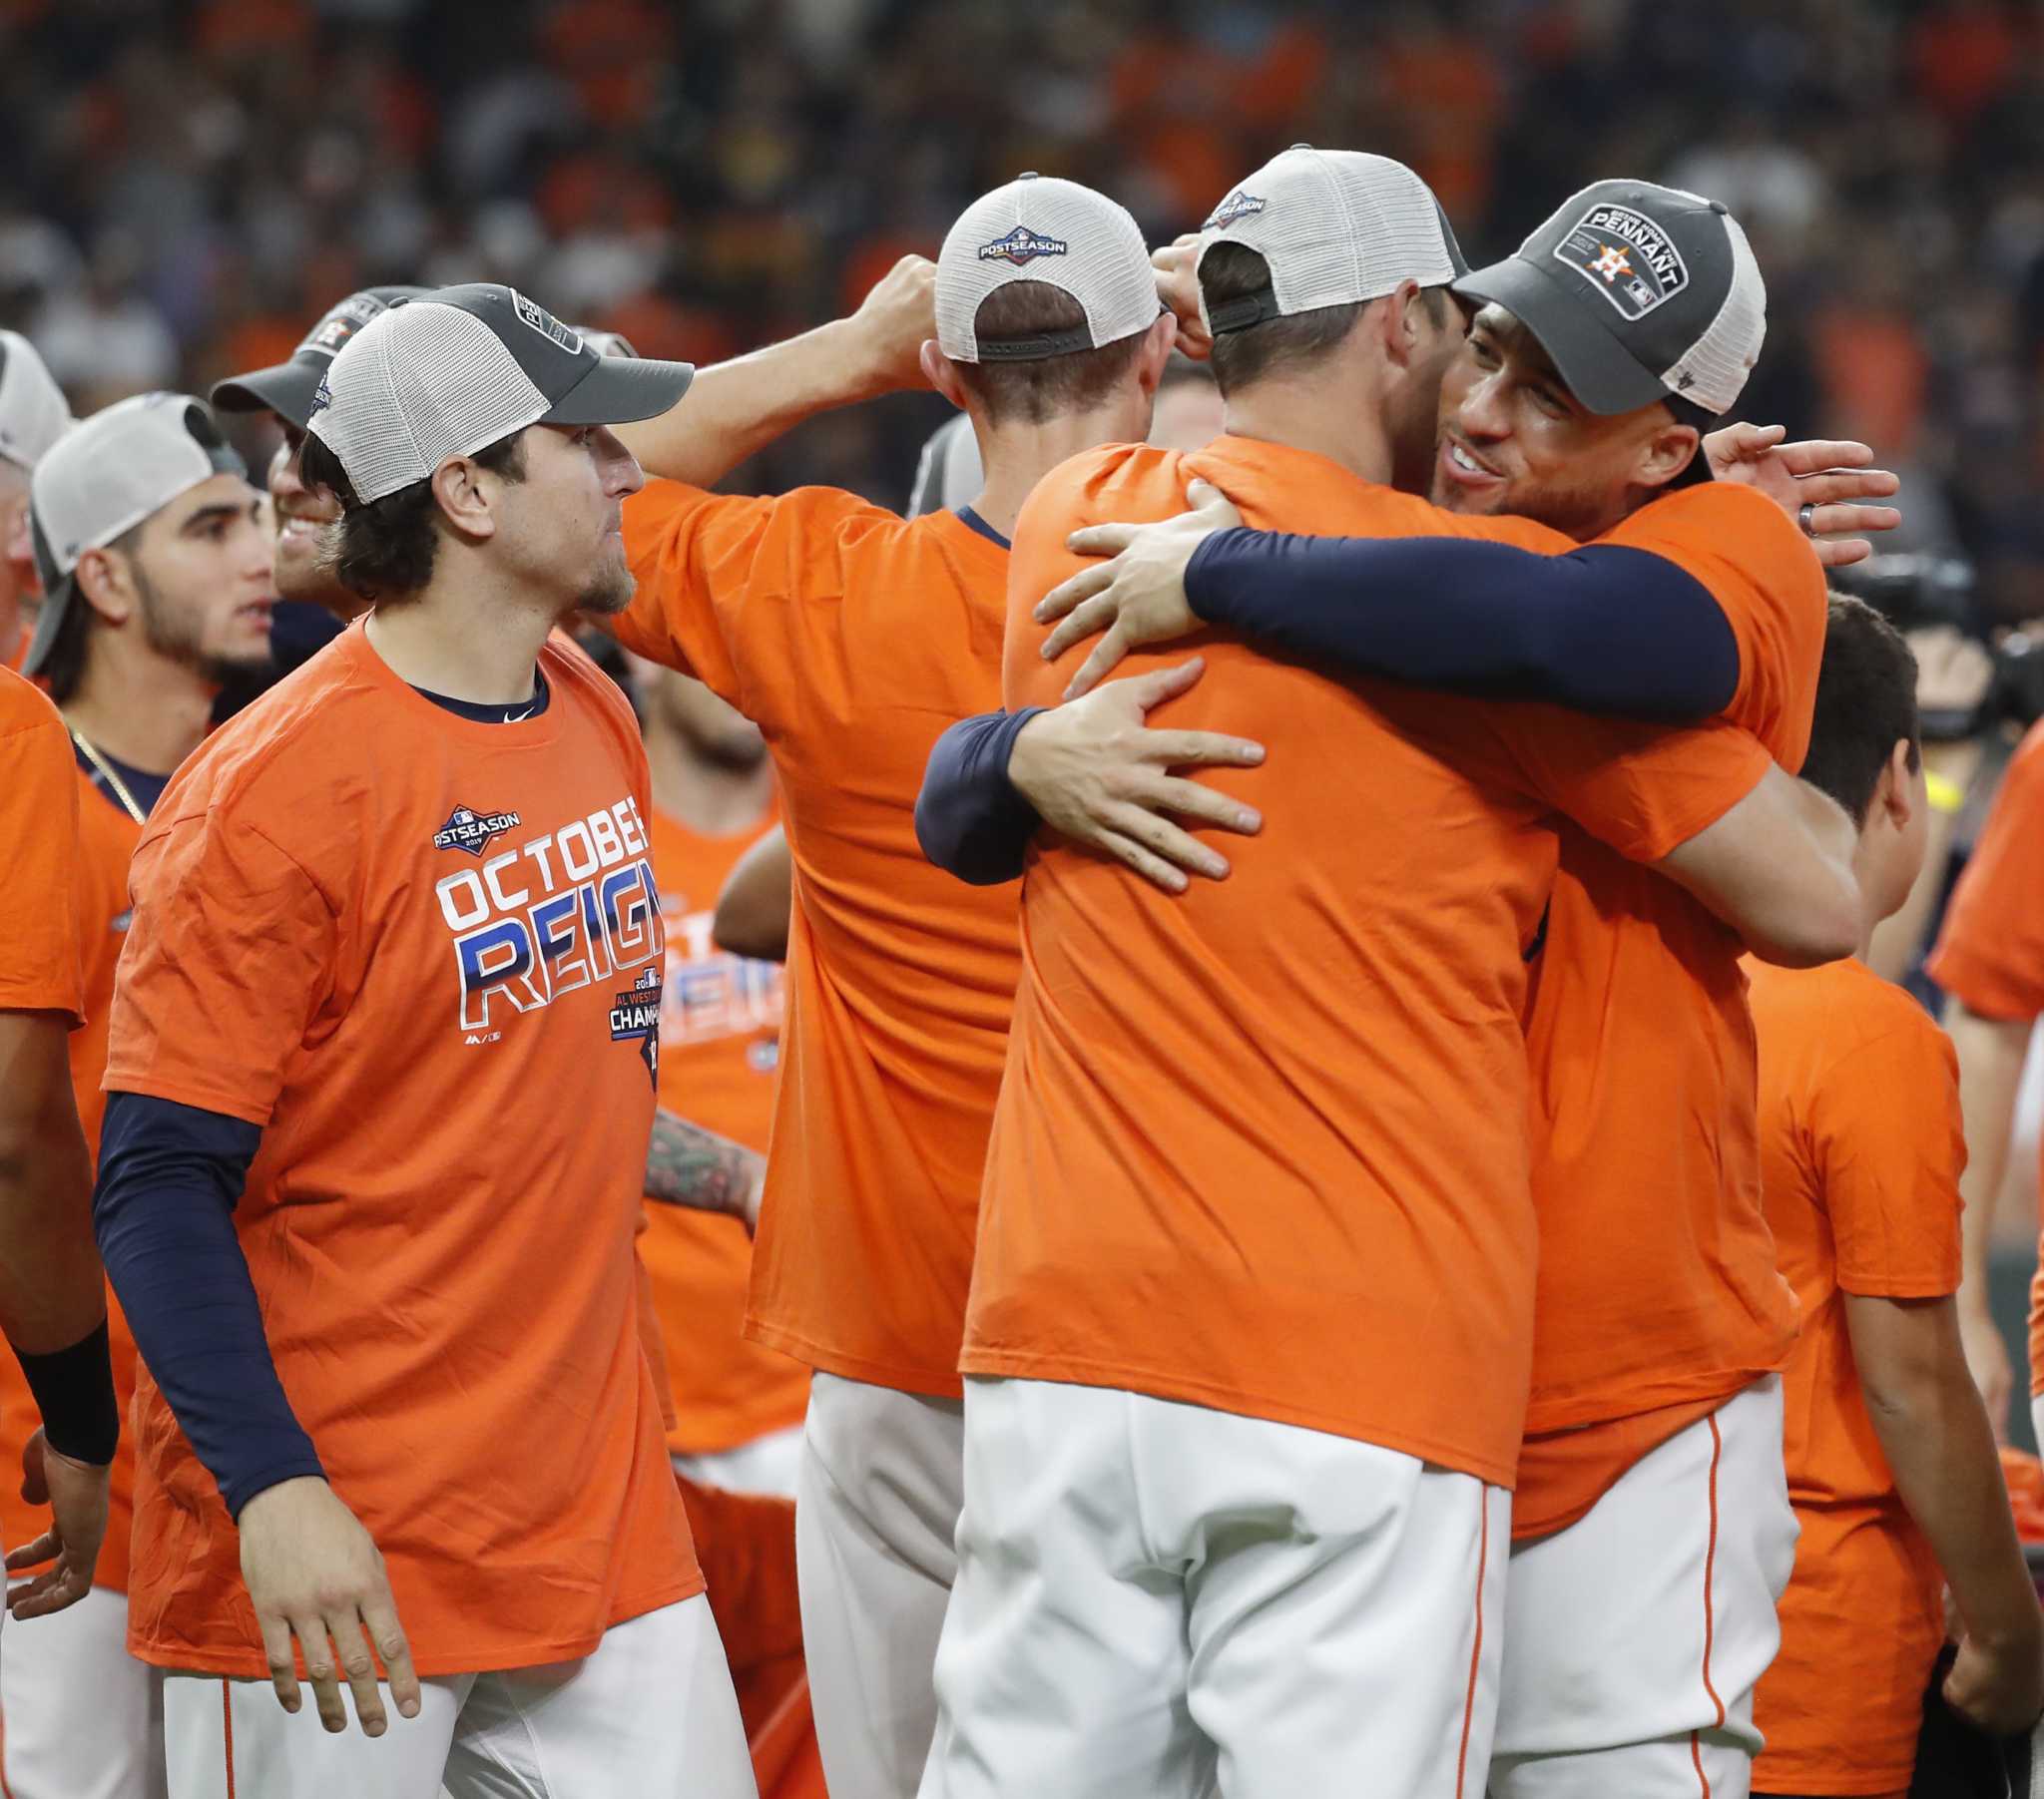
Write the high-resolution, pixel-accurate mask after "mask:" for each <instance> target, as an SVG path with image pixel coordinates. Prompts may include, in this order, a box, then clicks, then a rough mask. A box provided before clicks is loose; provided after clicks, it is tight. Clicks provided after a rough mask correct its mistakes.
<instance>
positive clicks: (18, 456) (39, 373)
mask: <svg viewBox="0 0 2044 1799" xmlns="http://www.w3.org/2000/svg"><path fill="white" fill-rule="evenodd" d="M71 423H72V421H71V408H70V406H69V405H68V404H67V403H66V401H65V398H64V391H63V389H62V388H60V387H59V386H58V385H57V383H56V381H55V380H54V379H53V378H52V377H51V374H50V371H49V370H48V369H47V368H45V367H44V366H43V359H42V357H40V356H39V355H37V354H36V351H35V346H34V345H33V344H31V343H30V342H29V340H28V339H27V338H26V337H24V336H22V335H21V333H20V332H19V331H0V456H4V457H5V458H6V459H7V460H8V461H9V462H13V463H18V464H19V465H20V466H21V467H22V468H25V469H32V468H34V467H35V465H36V464H37V463H38V462H40V461H41V460H42V458H43V455H44V453H45V452H46V451H47V450H48V449H49V448H50V446H51V445H52V444H54V443H55V442H56V441H57V439H58V438H60V437H62V436H63V435H64V433H65V432H67V431H68V430H70V429H71Z"/></svg>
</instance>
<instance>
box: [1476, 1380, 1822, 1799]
mask: <svg viewBox="0 0 2044 1799" xmlns="http://www.w3.org/2000/svg"><path fill="white" fill-rule="evenodd" d="M1797 1528H1798V1527H1797V1526H1796V1523H1795V1513H1794V1510H1793V1509H1792V1508H1791V1507H1790V1505H1789V1485H1788V1480H1787V1477H1786V1476H1785V1474H1784V1472H1783V1467H1782V1381H1781V1377H1780V1376H1779V1375H1770V1376H1768V1377H1767V1378H1766V1379H1765V1380H1762V1381H1758V1382H1756V1383H1755V1384H1754V1385H1753V1386H1751V1387H1749V1388H1747V1389H1746V1391H1745V1392H1743V1393H1741V1394H1738V1395H1737V1396H1736V1397H1734V1398H1733V1399H1731V1400H1728V1401H1727V1402H1726V1403H1725V1404H1724V1405H1723V1406H1721V1407H1720V1408H1719V1409H1718V1410H1717V1411H1716V1412H1714V1413H1713V1414H1712V1415H1711V1416H1710V1417H1709V1418H1706V1419H1703V1420H1701V1421H1700V1422H1698V1423H1696V1424H1693V1425H1691V1426H1690V1427H1689V1428H1688V1429H1687V1430H1685V1431H1680V1432H1678V1433H1677V1434H1676V1435H1675V1436H1673V1437H1671V1438H1670V1439H1669V1440H1668V1441H1667V1442H1666V1443H1664V1444H1662V1445H1661V1446H1660V1447H1659V1448H1658V1449H1656V1450H1654V1451H1652V1452H1651V1453H1650V1454H1648V1455H1646V1456H1644V1457H1642V1458H1641V1459H1640V1461H1639V1462H1638V1463H1637V1464H1635V1465H1634V1466H1633V1467H1632V1468H1631V1469H1629V1470H1628V1471H1627V1472H1626V1473H1625V1475H1624V1476H1622V1477H1621V1478H1620V1480H1619V1481H1618V1483H1617V1484H1616V1485H1615V1486H1614V1487H1613V1488H1612V1489H1611V1490H1610V1492H1608V1493H1606V1494H1605V1496H1604V1497H1603V1498H1602V1499H1601V1500H1599V1501H1598V1502H1597V1504H1596V1506H1595V1507H1593V1508H1592V1509H1591V1511H1590V1512H1589V1513H1588V1514H1587V1515H1586V1516H1585V1517H1583V1518H1582V1519H1580V1520H1578V1521H1577V1522H1576V1523H1575V1524H1573V1525H1570V1526H1569V1527H1568V1528H1567V1529H1566V1530H1563V1531H1556V1532H1555V1533H1554V1534H1553V1535H1552V1536H1550V1537H1541V1538H1536V1539H1534V1540H1533V1541H1532V1542H1529V1543H1525V1544H1521V1545H1519V1546H1517V1547H1516V1548H1514V1550H1513V1551H1512V1556H1511V1572H1510V1574H1509V1576H1508V1578H1507V1582H1506V1588H1505V1629H1504V1677H1503V1698H1502V1700H1501V1702H1500V1704H1499V1708H1498V1721H1497V1750H1496V1759H1495V1760H1494V1761H1493V1762H1492V1763H1491V1770H1490V1792H1491V1799H1564V1796H1565V1799H1707V1796H1708V1799H1746V1795H1747V1794H1748V1793H1750V1792H1751V1791H1752V1788H1753V1758H1754V1756H1755V1755H1756V1754H1758V1753H1759V1751H1760V1747H1761V1735H1760V1732H1759V1731H1758V1730H1756V1729H1755V1728H1754V1723H1753V1692H1754V1687H1755V1686H1756V1685H1757V1684H1758V1683H1759V1681H1760V1677H1761V1675H1762V1674H1764V1673H1765V1672H1766V1671H1767V1668H1768V1664H1769V1663H1770V1662H1771V1661H1773V1660H1774V1659H1775V1651H1776V1650H1777V1649H1779V1648H1780V1647H1781V1644H1782V1632H1781V1627H1780V1625H1779V1624H1778V1623H1777V1622H1776V1618H1775V1602H1776V1601H1777V1600H1778V1599H1779V1598H1780V1597H1781V1596H1782V1591H1783V1588H1785V1587H1786V1586H1787V1585H1788V1584H1789V1570H1790V1569H1791V1568H1792V1566H1793V1565H1794V1561H1795V1538H1796V1533H1797Z"/></svg>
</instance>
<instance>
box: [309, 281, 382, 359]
mask: <svg viewBox="0 0 2044 1799" xmlns="http://www.w3.org/2000/svg"><path fill="white" fill-rule="evenodd" d="M389 310H390V308H389V307H388V306H386V305H385V304H384V303H383V302H382V301H381V300H379V299H377V298H376V297H375V295H374V294H369V293H351V294H349V295H348V297H347V298H346V299H344V300H342V301H341V302H340V304H339V305H337V306H335V307H334V308H333V310H332V311H331V312H329V313H327V315H326V316H325V317H324V318H322V319H321V320H320V321H319V322H318V323H317V324H316V325H314V326H313V327H312V328H311V329H310V330H309V331H307V332H306V333H305V341H304V342H303V343H301V344H299V345H298V348H297V349H296V350H293V351H292V352H291V354H292V355H296V354H297V353H298V351H299V350H316V351H317V352H318V353H319V354H320V355H322V356H337V355H339V354H340V346H341V345H342V344H344V343H345V342H347V340H348V339H349V338H350V337H352V336H353V335H354V334H355V333H356V332H357V331H359V330H360V329H361V328H362V326H364V325H365V324H367V323H368V322H369V320H370V319H372V318H374V317H375V316H376V315H377V314H378V313H379V312H387V311H389Z"/></svg>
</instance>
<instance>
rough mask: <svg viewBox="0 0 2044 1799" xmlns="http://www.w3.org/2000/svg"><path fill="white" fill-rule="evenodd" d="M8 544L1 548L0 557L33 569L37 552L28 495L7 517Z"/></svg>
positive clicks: (25, 495)
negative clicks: (30, 521)
mask: <svg viewBox="0 0 2044 1799" xmlns="http://www.w3.org/2000/svg"><path fill="white" fill-rule="evenodd" d="M6 536H7V542H6V544H5V545H4V546H0V556H5V557H6V558H7V560H8V561H9V562H15V563H24V564H27V565H28V566H29V567H31V568H33V567H34V565H35V558H36V550H35V536H34V528H33V527H32V526H31V525H30V524H29V507H28V495H27V494H26V493H24V494H23V495H22V496H21V498H20V499H19V500H17V501H16V502H15V503H14V505H13V507H12V508H11V509H10V510H9V512H8V515H7V532H6Z"/></svg>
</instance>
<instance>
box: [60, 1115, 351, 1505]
mask: <svg viewBox="0 0 2044 1799" xmlns="http://www.w3.org/2000/svg"><path fill="white" fill-rule="evenodd" d="M261 1136H262V1133H261V1131H260V1130H259V1129H258V1128H257V1127H256V1125H254V1124H248V1123H246V1122H245V1121H243V1120H241V1119H234V1118H229V1117H227V1116H225V1115H224V1114H221V1113H217V1112H205V1111H202V1110H201V1109H200V1108H198V1107H195V1106H181V1105H179V1104H178V1103H177V1102H175V1101H172V1100H159V1099H156V1098H154V1097H152V1096H150V1095H146V1094H124V1093H111V1094H109V1095H108V1096H107V1113H106V1122H105V1124H103V1125H102V1126H101V1131H100V1167H99V1183H98V1186H97V1188H96V1189H95V1191H94V1193H93V1203H92V1210H93V1227H94V1229H95V1231H96V1232H97V1234H98V1236H99V1243H100V1259H101V1260H102V1261H104V1262H105V1263H106V1267H107V1276H108V1278H109V1279H110V1280H112V1281H113V1283H114V1291H115V1293H116V1294H117V1295H118V1296H119V1298H120V1301H121V1309H122V1310H123V1311H124V1312H126V1313H127V1315H128V1324H129V1327H130V1329H132V1330H133V1331H134V1333H135V1342H136V1347H137V1348H138V1349H140V1350H141V1352H142V1359H143V1361H144V1362H145V1363H147V1364H148V1366H149V1371H150V1372H151V1373H152V1374H153V1375H155V1377H156V1381H157V1385H158V1386H159V1387H161V1388H162V1389H163V1394H164V1398H165V1399H166V1400H168V1401H169V1402H170V1407H171V1411H172V1413H173V1414H174V1415H175V1416H176V1418H177V1420H178V1424H179V1426H180V1427H181V1428H182V1429H183V1431H184V1433H185V1436H186V1438H187V1439H188V1440H189V1441H190V1443H191V1445H192V1449H193V1453H194V1454H196V1455H197V1456H198V1458H199V1460H200V1461H201V1462H202V1463H203V1464H205V1466H206V1468H207V1470H208V1472H209V1473H211V1474H212V1476H213V1478H214V1479H215V1480H216V1481H217V1482H219V1484H220V1491H221V1497H222V1498H223V1499H225V1500H226V1501H227V1505H228V1510H229V1512H231V1513H233V1514H234V1515H235V1516H237V1517H239V1516H240V1515H241V1511H242V1508H243V1507H244V1506H246V1505H247V1504H248V1503H249V1502H250V1501H251V1500H252V1499H254V1498H255V1497H256V1494H258V1493H260V1492H262V1491H263V1490H264V1489H265V1488H269V1487H274V1486H275V1485H276V1484H277V1483H278V1482H279V1481H288V1480H291V1479H293V1478H294V1477H296V1476H298V1475H320V1476H323V1474H324V1472H325V1471H324V1470H323V1469H322V1468H321V1467H320V1466H319V1457H318V1455H317V1454H316V1453H315V1452H314V1450H313V1448H312V1440H311V1439H310V1438H309V1437H307V1436H306V1435H305V1433H304V1430H303V1429H302V1428H301V1427H300V1426H299V1424H298V1421H297V1419H296V1417H295V1416H294V1415H293V1414H292V1412H291V1406H290V1401H289V1400H288V1399H286V1398H285V1397H284V1391H283V1384H282V1382H280V1381H279V1380H278V1379H277V1377H276V1364H275V1362H274V1361H273V1360H272V1359H271V1357H270V1353H269V1343H268V1339H267V1338H265V1337H264V1336H263V1334H262V1313H261V1309H260V1307H259V1305H258V1304H257V1302H256V1285H255V1282H254V1281H252V1280H251V1279H250V1277H249V1264H248V1261H247V1259H246V1258H245V1257H244V1256H243V1254H242V1245H241V1243H240V1241H239V1240H238V1239H237V1238H236V1236H235V1219H234V1212H235V1207H236V1205H237V1204H238V1203H239V1202H240V1200H241V1197H242V1186H243V1183H244V1182H245V1181H246V1180H247V1178H248V1174H249V1164H250V1162H251V1161H253V1160H254V1159H255V1156H256V1148H257V1146H258V1145H259V1143H260V1141H261Z"/></svg>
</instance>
